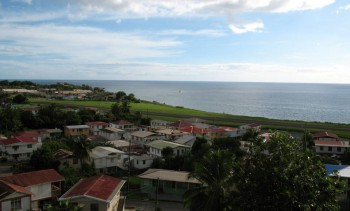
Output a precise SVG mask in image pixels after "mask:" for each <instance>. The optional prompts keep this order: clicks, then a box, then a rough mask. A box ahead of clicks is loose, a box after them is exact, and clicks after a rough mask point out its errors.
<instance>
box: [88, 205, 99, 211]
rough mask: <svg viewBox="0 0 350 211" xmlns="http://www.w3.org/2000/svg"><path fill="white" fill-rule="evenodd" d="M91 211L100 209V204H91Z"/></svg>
mask: <svg viewBox="0 0 350 211" xmlns="http://www.w3.org/2000/svg"><path fill="white" fill-rule="evenodd" d="M90 210H91V211H98V204H90Z"/></svg>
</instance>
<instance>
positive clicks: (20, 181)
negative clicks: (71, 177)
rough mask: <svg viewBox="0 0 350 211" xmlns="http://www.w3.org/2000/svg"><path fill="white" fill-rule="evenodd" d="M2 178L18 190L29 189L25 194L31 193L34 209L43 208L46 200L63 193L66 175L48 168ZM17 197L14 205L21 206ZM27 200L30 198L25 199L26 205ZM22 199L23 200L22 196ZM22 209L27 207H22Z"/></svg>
mask: <svg viewBox="0 0 350 211" xmlns="http://www.w3.org/2000/svg"><path fill="white" fill-rule="evenodd" d="M0 180H1V181H5V182H6V183H8V184H10V185H12V186H13V187H14V188H16V189H17V190H18V191H19V190H21V191H22V192H25V190H27V191H28V192H26V193H25V194H31V197H30V201H31V209H33V210H34V209H38V208H42V207H43V205H44V204H45V203H46V202H49V201H51V200H53V199H55V198H56V197H58V196H60V195H61V183H62V182H63V181H64V177H63V176H61V175H60V174H59V173H57V172H56V171H55V170H54V169H46V170H40V171H32V172H26V173H21V174H14V175H11V176H4V177H0ZM0 197H1V196H0ZM15 197H16V196H15ZM25 197H27V196H25ZM16 198H17V197H16ZM16 198H14V201H13V203H14V204H13V206H19V204H20V203H21V204H22V202H19V201H16V200H15V199H16ZM25 200H28V199H23V201H24V203H23V205H25ZM20 201H22V198H21V200H20ZM15 203H16V205H15ZM26 206H27V205H26ZM3 210H6V209H3ZM21 210H26V209H24V208H22V209H21Z"/></svg>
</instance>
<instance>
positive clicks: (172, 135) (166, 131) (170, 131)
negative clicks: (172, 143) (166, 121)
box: [155, 128, 187, 140]
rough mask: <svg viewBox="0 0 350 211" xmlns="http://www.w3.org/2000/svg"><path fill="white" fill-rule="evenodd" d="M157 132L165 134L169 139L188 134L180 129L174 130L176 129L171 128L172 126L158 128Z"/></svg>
mask: <svg viewBox="0 0 350 211" xmlns="http://www.w3.org/2000/svg"><path fill="white" fill-rule="evenodd" d="M155 133H157V134H159V135H161V136H164V137H165V139H168V140H175V139H177V138H180V137H181V136H184V135H186V134H187V133H184V132H182V131H180V130H174V129H170V128H165V129H161V130H156V131H155Z"/></svg>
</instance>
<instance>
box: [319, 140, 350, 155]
mask: <svg viewBox="0 0 350 211" xmlns="http://www.w3.org/2000/svg"><path fill="white" fill-rule="evenodd" d="M314 143H315V150H316V154H330V155H342V154H344V153H345V152H346V151H347V149H348V148H349V147H350V146H349V142H347V141H327V140H314Z"/></svg>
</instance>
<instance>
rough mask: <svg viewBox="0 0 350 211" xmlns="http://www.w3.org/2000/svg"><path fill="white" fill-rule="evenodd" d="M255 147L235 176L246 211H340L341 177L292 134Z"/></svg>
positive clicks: (277, 134)
mask: <svg viewBox="0 0 350 211" xmlns="http://www.w3.org/2000/svg"><path fill="white" fill-rule="evenodd" d="M270 140H271V141H270V142H268V143H260V144H259V143H257V144H254V145H253V146H252V147H251V148H250V150H249V152H248V154H247V155H246V157H245V159H244V163H243V165H242V168H241V171H240V173H237V174H235V175H234V176H235V177H234V178H235V181H237V188H238V190H239V192H240V200H239V204H240V205H241V207H242V208H243V209H244V210H337V209H338V208H339V207H338V201H337V198H338V196H339V194H340V190H341V188H342V185H343V184H342V183H341V182H340V179H339V178H338V177H330V176H328V175H327V173H326V171H325V169H324V166H323V164H322V163H321V162H319V161H318V159H317V158H316V157H315V156H314V155H313V153H311V152H310V151H309V150H303V147H302V146H301V145H300V142H299V141H298V140H295V139H293V138H291V137H290V135H289V134H284V133H274V135H273V136H272V137H271V138H270Z"/></svg>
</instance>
